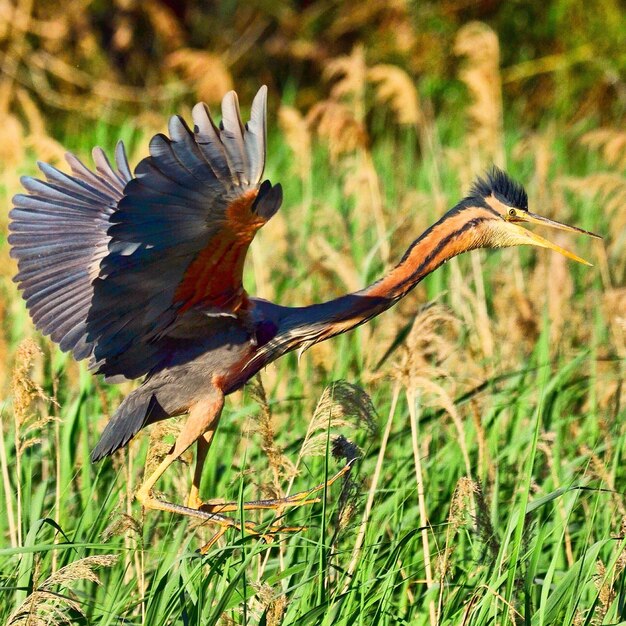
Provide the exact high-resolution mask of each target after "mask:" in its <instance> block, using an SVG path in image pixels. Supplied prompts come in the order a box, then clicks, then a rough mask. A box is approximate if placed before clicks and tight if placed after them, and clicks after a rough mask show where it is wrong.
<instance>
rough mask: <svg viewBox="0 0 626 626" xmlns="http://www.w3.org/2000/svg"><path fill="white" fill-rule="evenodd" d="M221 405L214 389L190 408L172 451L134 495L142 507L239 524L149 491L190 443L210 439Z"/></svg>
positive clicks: (222, 403) (218, 417)
mask: <svg viewBox="0 0 626 626" xmlns="http://www.w3.org/2000/svg"><path fill="white" fill-rule="evenodd" d="M223 406H224V396H223V395H222V394H221V393H220V392H219V391H217V390H215V391H214V393H213V394H212V395H211V396H208V397H207V398H205V399H203V400H202V401H200V402H198V403H197V404H195V405H194V406H193V407H192V408H191V410H190V411H189V417H188V418H187V421H186V422H185V425H184V426H183V429H182V430H181V432H180V434H179V435H178V439H176V443H175V444H174V447H173V448H172V450H171V452H170V453H169V454H168V455H167V456H166V457H165V458H164V459H163V461H161V463H159V466H158V467H157V468H156V469H155V470H154V472H152V474H151V475H150V476H148V478H147V479H146V480H145V481H144V482H143V484H142V485H141V487H140V488H139V490H138V491H137V494H136V496H135V497H136V498H137V500H138V501H139V502H140V503H141V505H142V506H143V507H145V508H146V509H156V510H159V511H169V512H171V513H180V514H182V515H189V516H190V517H196V518H199V519H202V520H206V521H211V522H215V523H218V524H221V525H226V526H238V523H237V522H236V521H235V520H233V519H231V518H229V517H224V516H222V515H219V514H210V513H206V512H204V511H199V510H198V509H194V508H191V507H188V506H182V505H180V504H173V503H172V502H166V501H164V500H159V499H158V498H155V497H154V495H153V494H152V489H153V487H154V485H155V484H156V482H157V481H158V480H159V478H161V476H163V474H164V473H165V471H166V470H167V469H168V468H169V467H170V465H171V464H172V463H173V462H174V461H176V459H178V458H179V457H180V455H181V454H183V452H185V450H187V448H189V446H190V445H191V444H192V443H194V442H195V441H197V440H198V439H200V438H201V437H203V436H204V438H205V439H206V440H207V441H209V442H210V438H211V437H212V436H213V433H214V432H215V429H216V428H217V424H218V422H219V419H220V415H221V413H222V407H223Z"/></svg>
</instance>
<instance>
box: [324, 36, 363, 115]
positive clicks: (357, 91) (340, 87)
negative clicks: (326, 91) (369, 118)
mask: <svg viewBox="0 0 626 626" xmlns="http://www.w3.org/2000/svg"><path fill="white" fill-rule="evenodd" d="M324 78H325V79H326V80H329V81H334V83H333V86H332V88H331V91H330V95H331V98H332V99H333V100H335V101H347V102H349V103H350V108H351V110H352V112H353V113H354V116H355V118H356V120H358V121H359V122H360V123H362V122H363V120H364V119H365V112H366V107H365V88H366V85H367V66H366V64H365V51H364V48H363V46H362V45H356V46H354V48H353V49H352V53H351V54H350V55H346V56H340V57H337V58H335V59H331V60H329V61H328V62H327V63H326V66H325V67H324Z"/></svg>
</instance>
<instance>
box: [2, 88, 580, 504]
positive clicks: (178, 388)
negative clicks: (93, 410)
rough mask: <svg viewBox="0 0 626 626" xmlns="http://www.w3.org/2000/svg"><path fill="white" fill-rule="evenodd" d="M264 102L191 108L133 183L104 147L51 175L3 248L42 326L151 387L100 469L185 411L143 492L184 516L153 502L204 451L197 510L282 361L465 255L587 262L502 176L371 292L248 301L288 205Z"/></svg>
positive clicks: (476, 191)
mask: <svg viewBox="0 0 626 626" xmlns="http://www.w3.org/2000/svg"><path fill="white" fill-rule="evenodd" d="M265 99H266V90H265V88H262V89H261V90H260V91H259V93H258V94H257V96H256V98H255V100H254V102H253V105H252V115H251V120H250V121H249V122H248V124H246V125H244V124H243V123H242V122H241V118H240V115H239V107H238V102H237V98H236V95H235V94H234V93H233V92H231V93H230V94H228V95H227V96H226V97H225V98H224V101H223V103H222V123H221V124H220V126H219V127H218V126H216V125H215V124H214V122H213V120H212V118H211V117H210V115H209V113H208V109H207V108H206V107H205V106H204V105H197V106H196V107H194V110H193V119H194V128H193V130H191V129H189V128H188V127H187V125H186V124H185V123H184V121H183V120H182V119H181V118H179V117H174V118H172V120H171V122H170V129H169V130H170V137H169V138H168V137H165V136H164V135H157V136H155V137H154V138H153V139H152V141H151V142H150V156H148V157H146V158H145V159H143V160H142V161H141V162H140V163H139V165H138V166H137V168H136V169H135V172H134V174H132V173H131V171H130V168H129V166H128V162H127V159H126V155H125V152H124V148H123V146H122V145H121V144H118V148H117V150H116V155H115V156H116V158H115V167H113V166H111V164H110V163H109V161H108V160H107V158H106V156H105V155H104V153H103V152H102V151H101V150H99V149H96V150H95V151H94V160H95V163H96V170H95V171H91V170H89V169H88V168H87V167H86V166H84V165H83V164H82V163H81V162H80V161H79V160H78V159H77V158H76V157H74V156H73V155H68V162H69V165H70V167H71V170H72V172H71V174H69V175H68V174H63V173H61V172H60V171H58V170H56V169H55V168H52V167H51V166H49V165H45V164H41V165H40V167H41V169H42V171H43V173H44V174H45V176H46V181H40V180H36V179H33V178H24V179H23V184H24V186H25V188H26V190H27V191H28V194H26V195H18V196H16V197H15V199H14V205H15V208H14V209H13V211H12V212H11V225H10V230H11V235H10V238H9V242H10V243H11V245H12V255H13V256H14V257H16V258H17V260H18V265H19V273H18V275H17V277H16V281H17V282H18V283H19V286H20V289H22V291H23V295H24V298H25V300H26V303H27V306H28V308H29V311H30V313H31V315H32V317H33V320H34V321H35V324H36V325H37V326H38V327H39V328H40V329H41V330H42V331H43V332H44V333H46V334H49V335H50V336H51V337H52V339H53V340H54V341H56V342H58V343H59V344H60V346H61V348H62V349H63V350H68V351H72V352H73V354H74V356H75V357H76V358H77V359H83V358H89V360H90V367H91V369H92V370H93V371H94V372H96V373H100V374H104V375H105V376H106V377H107V379H109V380H112V381H115V380H117V379H119V378H120V377H121V378H126V379H133V378H143V382H142V384H141V385H140V386H139V387H138V388H137V389H136V390H135V391H133V392H132V393H131V394H129V395H128V396H127V397H126V399H125V400H124V401H123V402H122V404H121V405H120V407H119V408H118V410H117V411H116V413H115V415H114V416H113V417H112V419H111V420H110V422H109V423H108V425H107V426H106V428H105V430H104V432H103V434H102V437H101V439H100V441H99V442H98V444H97V445H96V447H95V449H94V451H93V453H92V459H93V460H94V461H95V460H99V459H101V458H103V457H104V456H106V455H109V454H111V453H113V452H115V451H116V450H118V449H119V448H120V447H122V446H124V445H126V444H127V443H128V441H130V439H131V438H132V437H133V436H135V434H136V433H137V432H139V430H141V429H142V428H143V427H144V426H146V425H148V424H151V423H153V422H155V421H158V420H161V419H165V418H167V417H170V416H174V415H181V414H185V413H187V414H188V415H189V416H188V417H187V419H186V421H185V424H184V426H183V429H182V432H181V434H180V436H179V438H178V440H177V442H176V444H175V446H174V447H173V449H172V451H171V452H170V454H169V455H168V456H167V457H166V459H165V460H164V461H163V463H162V464H161V465H160V466H159V468H158V469H157V470H156V471H155V473H154V474H153V475H152V476H150V477H149V478H148V479H147V480H146V482H145V483H144V488H142V490H140V493H139V498H140V500H141V501H142V502H143V503H144V504H145V505H146V506H152V507H153V508H161V509H165V510H179V511H180V510H181V507H177V506H176V505H170V504H168V503H164V502H161V501H159V500H156V499H155V498H154V497H153V496H152V495H151V488H152V486H153V485H154V483H155V482H156V480H157V479H158V478H159V477H160V476H161V475H162V473H163V472H164V471H165V469H167V467H168V466H169V465H170V464H171V463H172V462H173V461H174V460H175V459H176V458H178V456H180V454H182V452H183V451H184V450H185V449H187V448H188V447H189V446H190V445H191V444H192V443H194V442H196V441H197V442H198V446H199V447H198V469H197V470H196V476H195V477H194V489H195V501H197V500H198V498H197V490H198V486H199V479H200V475H201V470H202V463H203V461H204V458H205V456H206V452H207V450H208V446H209V444H210V441H211V437H212V435H213V432H214V431H215V428H216V427H217V423H218V420H219V416H220V413H221V410H222V406H223V402H224V396H226V395H228V394H230V393H232V392H233V391H236V390H237V389H240V388H241V387H242V386H243V385H244V384H245V383H246V382H247V381H248V380H250V378H251V377H253V376H254V375H255V374H256V373H257V372H258V371H259V370H260V369H262V368H263V367H264V366H265V365H267V364H268V363H270V362H272V361H274V360H275V359H277V358H278V357H280V356H281V355H283V354H285V353H286V352H289V351H291V350H295V349H300V350H302V349H306V348H307V347H309V346H310V345H312V344H314V343H317V342H319V341H323V340H325V339H328V338H330V337H333V336H335V335H337V334H340V333H343V332H346V331H348V330H350V329H352V328H354V327H356V326H358V325H359V324H362V323H364V322H366V321H368V320H369V319H371V318H372V317H374V316H376V315H378V314H379V313H381V312H382V311H384V310H386V309H388V308H389V307H390V306H392V305H393V304H394V303H395V302H397V301H398V300H399V299H400V298H402V297H404V296H405V295H406V294H407V293H408V292H409V291H410V290H411V289H412V288H413V287H414V286H415V285H416V284H417V283H418V282H419V281H420V280H421V279H422V278H423V277H424V276H426V275H428V274H429V273H431V272H432V271H434V270H435V269H436V268H437V267H439V266H440V265H441V264H442V263H444V262H445V261H446V260H448V259H450V258H451V257H453V256H456V255H457V254H460V253H462V252H465V251H467V250H472V249H476V248H481V247H491V248H495V247H505V246H511V245H523V244H530V245H536V246H542V247H547V248H552V249H554V250H557V251H559V252H561V253H563V254H565V255H566V256H569V257H570V258H573V259H575V260H578V261H582V260H581V259H579V258H578V257H576V256H575V255H572V254H571V253H569V252H566V251H564V250H562V249H561V248H559V247H558V246H555V245H554V244H552V243H550V242H548V241H546V240H545V239H542V238H541V237H539V236H538V235H535V234H534V233H531V232H530V231H527V230H525V229H524V228H522V227H521V226H519V225H518V223H519V222H540V223H544V224H546V225H548V226H553V227H557V228H563V229H565V230H573V231H578V232H585V231H580V229H576V228H574V227H569V226H565V225H563V224H559V223H558V222H552V221H551V220H547V219H545V218H541V217H539V216H536V215H533V214H532V213H529V212H528V207H527V197H526V193H525V192H524V190H523V189H522V187H521V186H519V185H518V184H517V183H514V182H513V181H511V179H510V178H508V177H507V176H506V174H504V173H503V172H500V171H499V170H494V171H493V172H492V173H491V174H490V175H489V176H488V177H487V178H486V179H484V180H481V179H479V180H478V181H477V182H476V183H475V185H474V187H473V188H472V190H471V192H470V194H469V195H468V196H467V197H466V198H464V199H463V200H462V201H461V202H460V203H458V204H457V205H456V206H455V207H454V208H452V209H451V210H450V211H449V212H448V213H447V214H446V215H444V216H443V217H442V218H441V219H440V220H439V221H438V222H437V223H436V224H434V225H433V226H431V227H430V228H429V229H428V230H427V231H426V232H425V233H423V234H422V235H421V236H420V237H418V238H417V239H416V240H415V242H414V243H413V244H412V245H411V246H410V248H409V249H408V250H407V252H406V253H405V255H404V257H403V258H402V260H401V261H400V262H399V263H398V265H397V266H396V267H395V268H393V269H392V270H391V271H390V272H389V273H388V274H387V275H386V276H385V277H383V278H382V279H380V280H379V281H377V282H375V283H374V284H372V285H370V286H369V287H366V288H364V289H363V290H361V291H358V292H355V293H352V294H347V295H345V296H341V297H339V298H336V299H334V300H331V301H329V302H325V303H321V304H316V305H312V306H306V307H285V306H281V305H278V304H274V303H271V302H267V301H265V300H261V299H257V298H254V297H250V296H249V295H248V294H247V293H246V291H245V289H244V287H243V265H244V261H245V256H246V252H247V250H248V247H249V245H250V243H251V241H252V239H253V237H254V234H255V233H256V231H257V230H258V229H259V228H261V227H262V226H263V224H265V223H266V222H267V221H268V220H269V219H270V218H271V217H272V215H274V213H275V212H276V211H277V210H278V208H279V207H280V204H281V201H282V191H281V187H280V185H275V186H272V185H271V183H269V181H263V182H262V175H263V170H264V166H265V143H266V141H265V124H266V122H265V108H266V105H265ZM192 500H193V499H192ZM195 501H194V502H195ZM196 504H198V502H196ZM194 506H195V505H194ZM191 510H192V509H191V508H187V509H185V510H184V511H182V512H187V513H189V512H190V511H191ZM211 510H212V512H213V514H215V509H214V508H213V509H211Z"/></svg>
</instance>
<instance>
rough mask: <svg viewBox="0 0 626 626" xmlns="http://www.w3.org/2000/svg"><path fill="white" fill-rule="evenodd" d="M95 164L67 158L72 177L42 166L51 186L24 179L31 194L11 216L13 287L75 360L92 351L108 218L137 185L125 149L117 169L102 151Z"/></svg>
mask: <svg viewBox="0 0 626 626" xmlns="http://www.w3.org/2000/svg"><path fill="white" fill-rule="evenodd" d="M93 157H94V162H95V164H96V171H95V172H92V171H91V170H89V169H87V167H85V166H84V165H83V164H82V163H81V162H80V161H79V160H78V159H77V158H76V157H75V156H74V155H72V154H67V155H66V159H67V162H68V163H69V166H70V168H71V171H72V174H71V175H68V174H64V173H62V172H60V171H59V170H57V169H56V168H54V167H52V166H51V165H48V164H46V163H40V164H39V167H40V169H41V171H42V172H43V174H44V176H45V178H46V180H45V181H42V180H37V179H35V178H31V177H29V176H27V177H24V178H22V184H23V185H24V188H25V189H26V191H28V192H29V193H28V195H26V194H19V195H17V196H15V198H14V199H13V204H14V208H13V210H12V211H11V214H10V217H11V223H10V231H11V233H10V235H9V243H10V244H11V256H12V257H14V258H15V259H17V262H18V267H19V272H18V274H17V276H16V277H15V281H16V282H17V283H18V285H19V287H20V289H22V291H23V296H24V299H25V300H26V306H27V307H28V310H29V311H30V314H31V316H32V318H33V321H34V322H35V325H36V326H37V327H38V328H39V329H40V330H41V331H42V332H43V333H45V334H48V335H50V336H51V337H52V339H53V340H54V341H56V342H57V343H58V344H59V345H60V346H61V349H63V350H71V351H72V352H73V354H74V356H75V357H76V358H77V359H84V358H86V357H88V356H89V355H90V354H91V353H92V351H93V339H88V333H87V312H88V310H89V306H90V304H91V300H92V297H93V280H94V278H95V277H96V276H97V275H98V271H99V267H100V262H101V261H102V259H103V258H104V257H105V255H106V254H107V244H108V239H109V238H108V235H107V229H108V227H109V217H110V216H111V214H112V213H113V212H114V211H115V208H116V206H117V203H118V202H119V200H120V198H121V197H122V193H123V189H124V186H125V185H126V183H127V182H128V181H129V180H130V179H131V173H130V169H129V167H128V161H127V159H126V154H125V152H124V146H123V144H122V143H121V142H120V143H118V145H117V149H116V152H115V164H116V169H114V168H113V167H111V165H110V163H109V161H108V160H107V158H106V156H105V154H104V152H102V150H100V149H99V148H96V149H94V152H93Z"/></svg>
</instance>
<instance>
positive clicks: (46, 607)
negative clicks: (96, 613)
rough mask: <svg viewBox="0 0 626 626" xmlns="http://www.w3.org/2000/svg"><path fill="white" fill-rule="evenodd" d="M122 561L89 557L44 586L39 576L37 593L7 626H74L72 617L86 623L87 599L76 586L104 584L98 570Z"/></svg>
mask: <svg viewBox="0 0 626 626" xmlns="http://www.w3.org/2000/svg"><path fill="white" fill-rule="evenodd" d="M118 558H119V557H118V556H117V555H115V554H101V555H97V556H88V557H85V558H83V559H79V560H78V561H74V562H73V563H70V564H69V565H66V566H65V567H62V568H61V569H59V570H57V571H56V572H54V573H52V574H51V575H50V576H49V577H48V578H47V579H46V580H44V581H42V582H39V581H38V580H37V576H36V575H35V577H34V586H35V589H34V590H33V591H32V592H31V593H30V594H29V595H28V596H27V597H26V599H25V600H24V602H22V604H21V605H20V606H19V607H18V608H17V609H15V611H14V612H13V613H12V614H11V615H10V617H9V619H8V621H7V626H57V625H59V624H72V623H74V617H73V616H72V613H74V614H76V613H78V614H79V615H80V616H81V617H82V618H83V619H86V611H85V608H84V595H83V594H82V593H77V592H74V591H72V586H73V585H74V584H75V583H77V582H80V581H89V582H92V583H96V584H97V585H100V584H102V583H101V582H100V579H99V578H98V575H97V574H96V570H97V569H99V568H101V567H112V566H114V565H115V563H117V561H118ZM59 588H60V589H64V590H65V591H64V592H63V593H61V592H59V591H58V589H59Z"/></svg>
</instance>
